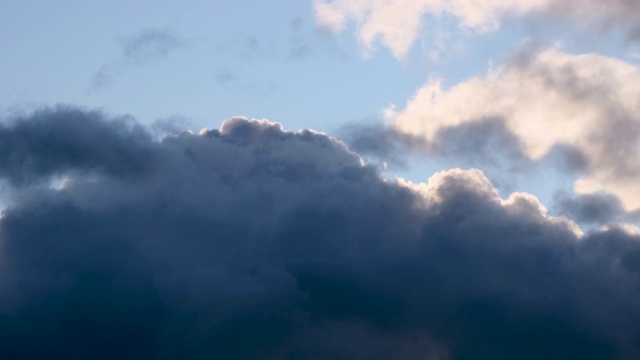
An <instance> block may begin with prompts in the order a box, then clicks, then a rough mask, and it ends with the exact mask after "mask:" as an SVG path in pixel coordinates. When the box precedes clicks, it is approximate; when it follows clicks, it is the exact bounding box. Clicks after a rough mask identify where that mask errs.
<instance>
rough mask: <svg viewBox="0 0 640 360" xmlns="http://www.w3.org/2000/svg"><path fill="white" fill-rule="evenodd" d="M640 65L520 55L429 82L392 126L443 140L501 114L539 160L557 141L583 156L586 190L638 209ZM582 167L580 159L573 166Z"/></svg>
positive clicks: (555, 54)
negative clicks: (462, 77)
mask: <svg viewBox="0 0 640 360" xmlns="http://www.w3.org/2000/svg"><path fill="white" fill-rule="evenodd" d="M639 84H640V71H639V70H638V68H637V67H636V66H634V65H631V64H628V63H625V62H623V61H620V60H615V59H612V58H607V57H604V56H599V55H593V54H584V55H570V54H565V53H562V52H559V51H557V50H555V49H549V50H545V51H541V52H536V53H533V54H525V55H522V56H519V57H516V58H515V59H513V60H512V61H511V62H509V63H507V64H506V65H505V66H503V67H502V68H499V69H497V70H493V71H490V72H489V73H488V74H487V75H485V76H484V77H476V78H472V79H469V80H467V81H464V82H462V83H459V84H457V85H455V86H453V87H451V88H449V89H444V88H443V86H442V84H441V83H439V82H428V83H427V84H425V85H424V86H423V87H422V88H421V89H420V90H419V91H418V92H417V93H416V95H415V97H414V98H413V99H411V100H409V102H408V103H407V106H406V107H405V108H404V109H402V110H401V111H396V110H395V109H394V108H391V109H389V112H388V114H389V119H390V121H391V122H392V124H393V126H394V127H395V128H396V129H397V130H399V131H401V132H406V133H409V134H412V135H414V136H416V135H420V136H424V137H425V138H426V139H427V140H428V141H437V140H436V139H438V138H439V136H440V134H441V132H442V131H445V130H446V129H449V128H455V127H459V126H461V125H466V124H470V123H477V122H482V121H486V119H491V118H493V119H501V120H502V122H503V123H504V125H505V126H506V128H507V130H508V131H509V132H511V133H513V134H514V136H515V137H516V139H517V141H518V142H519V143H520V145H521V148H522V151H523V152H524V154H525V155H526V156H527V157H529V158H530V159H532V160H540V159H541V158H543V157H544V156H546V155H547V154H549V153H550V152H551V151H552V150H553V149H555V148H557V147H558V146H565V147H568V148H570V149H573V151H574V152H577V155H579V156H578V157H577V158H576V159H579V160H580V161H579V162H580V163H581V164H579V166H578V168H580V169H581V170H582V171H583V173H584V177H582V178H581V179H579V180H578V181H577V182H576V184H575V190H576V191H577V192H578V193H580V194H588V193H593V192H597V191H607V192H610V193H612V194H614V195H616V196H618V197H619V198H620V200H621V201H622V203H623V205H624V206H625V208H626V209H627V210H634V209H638V208H639V207H640V198H639V197H638V196H636V194H639V193H640V188H638V176H639V175H640V162H638V158H637V156H630V154H637V153H638V143H639V141H640V118H638V113H640V107H639V104H638V102H637V98H638V96H639V94H640V86H639ZM574 165H578V164H574Z"/></svg>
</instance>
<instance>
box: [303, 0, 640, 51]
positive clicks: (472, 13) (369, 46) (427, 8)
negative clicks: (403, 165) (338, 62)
mask: <svg viewBox="0 0 640 360" xmlns="http://www.w3.org/2000/svg"><path fill="white" fill-rule="evenodd" d="M639 4H640V3H638V2H634V1H628V0H615V1H609V2H606V3H603V2H601V1H597V0H588V1H577V0H485V1H479V0H452V1H443V0H334V1H327V0H315V1H314V6H315V11H316V18H317V21H318V24H319V25H320V26H324V27H326V28H328V29H330V30H332V31H334V32H336V33H338V32H341V31H342V30H343V29H344V27H345V25H346V23H348V22H351V21H353V22H355V23H356V27H357V29H356V33H357V37H358V40H359V42H360V43H361V45H362V46H363V47H364V52H365V55H370V54H371V53H372V52H373V51H374V50H375V45H376V42H377V41H378V40H379V41H380V43H381V44H382V45H383V46H385V47H387V48H389V49H390V50H391V52H392V53H393V54H394V56H396V57H397V58H399V59H402V58H405V57H406V55H407V54H408V52H409V50H410V49H411V46H412V45H413V43H414V42H415V41H416V39H417V38H418V37H420V36H421V34H420V32H419V30H420V27H421V25H422V22H423V21H425V18H426V17H427V15H431V16H435V17H440V16H442V15H443V14H448V15H452V16H454V17H455V18H457V19H458V21H459V26H460V28H461V29H462V30H465V29H466V30H472V31H475V32H480V33H481V32H487V31H493V30H496V29H498V28H499V27H500V22H501V21H502V20H503V18H505V17H517V16H523V15H527V14H540V13H544V14H548V15H550V16H551V17H553V18H557V19H564V20H567V21H570V22H572V23H575V24H577V25H579V26H585V27H593V28H596V29H601V30H610V29H612V28H616V27H620V28H622V29H623V30H624V31H625V32H626V33H627V37H628V38H629V39H630V40H638V39H639V38H640V25H638V24H639V20H640V5H639Z"/></svg>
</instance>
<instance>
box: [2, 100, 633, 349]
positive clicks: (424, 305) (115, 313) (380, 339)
mask: <svg viewBox="0 0 640 360" xmlns="http://www.w3.org/2000/svg"><path fill="white" fill-rule="evenodd" d="M127 124H128V125H127V126H123V123H122V119H120V120H118V119H115V120H114V119H107V118H105V116H104V115H102V114H100V113H97V112H87V111H83V110H79V109H75V108H68V107H66V108H65V107H60V108H54V109H45V110H41V111H39V112H36V113H34V114H31V115H28V116H24V117H21V118H18V119H13V121H12V123H11V125H6V126H5V127H4V128H3V129H2V132H1V133H2V134H3V135H2V136H4V137H6V138H8V139H18V138H19V139H20V141H19V142H18V141H17V140H16V141H12V142H11V141H10V142H8V143H6V142H5V141H3V142H2V143H3V147H1V148H0V159H9V160H8V161H5V160H3V161H2V162H0V167H1V169H0V170H1V171H0V175H2V176H3V177H4V178H5V179H7V180H8V181H10V182H11V184H13V187H14V188H15V191H16V194H17V195H16V196H15V200H14V201H13V203H11V204H10V206H9V207H8V208H6V209H5V210H4V212H3V214H2V218H1V219H0V244H1V251H0V357H1V358H6V359H18V358H20V359H41V358H44V357H47V358H50V357H55V358H67V359H86V358H92V359H114V358H137V359H152V358H153V359H163V358H167V359H169V358H181V359H210V358H219V359H225V358H234V359H252V358H275V359H278V358H405V359H412V358H425V357H426V358H429V359H471V358H479V357H482V358H519V359H529V358H530V359H538V358H567V357H575V358H598V359H602V358H628V359H631V358H637V356H638V355H640V345H639V344H640V328H639V327H638V324H639V323H640V312H638V309H640V306H639V305H640V296H639V295H640V294H639V291H640V290H639V289H640V287H639V286H638V285H640V283H639V282H640V266H639V264H640V262H639V261H640V238H639V237H638V235H637V234H634V233H633V230H634V229H633V228H629V227H623V226H617V225H610V226H609V227H607V228H606V229H602V230H600V231H597V232H593V233H590V234H587V235H584V234H582V233H581V231H580V230H579V229H578V228H577V226H576V225H575V224H574V223H573V222H572V221H570V220H567V219H563V218H554V217H550V216H549V215H548V214H547V213H546V210H545V209H544V207H543V206H542V205H541V204H540V203H539V202H538V201H537V199H536V198H535V197H533V196H531V195H528V194H522V193H515V194H512V195H511V196H510V197H508V198H507V199H502V198H500V197H499V196H498V192H497V190H496V189H495V188H494V187H493V185H492V184H491V183H490V182H489V181H488V180H487V179H486V178H485V177H484V175H483V174H482V172H480V171H478V170H467V171H463V170H451V171H447V172H441V173H438V174H435V175H434V176H433V177H432V178H431V179H430V180H429V181H428V182H427V183H423V184H411V183H408V182H405V181H402V180H398V181H390V180H386V179H384V178H383V177H381V175H380V174H379V172H378V170H377V169H376V168H375V167H371V166H368V165H366V164H365V163H364V162H363V161H362V159H361V158H360V157H359V156H358V155H357V154H355V153H353V152H351V151H349V149H348V148H347V147H346V146H345V145H344V144H343V143H341V142H340V141H338V140H336V139H333V138H330V137H327V136H325V135H323V134H320V133H316V132H313V131H309V130H303V131H299V132H295V133H294V132H288V131H285V130H283V128H282V126H280V125H279V124H277V123H272V122H268V121H264V120H259V121H249V120H247V119H243V118H235V119H231V120H228V121H226V122H224V123H223V125H222V126H221V128H220V129H219V130H204V131H201V132H200V133H197V134H195V133H190V132H184V133H182V134H179V135H175V136H168V137H166V138H164V139H163V140H162V141H159V142H158V141H154V140H153V137H152V136H150V135H148V132H147V130H145V129H144V128H141V127H139V126H138V125H135V123H132V122H131V120H127ZM70 134H72V135H70ZM5 144H6V145H5ZM14 154H18V155H14ZM70 154H71V155H73V156H71V155H70ZM105 154H109V156H106V155H105ZM117 164H121V165H117ZM60 178H63V179H65V181H63V182H62V184H61V185H60V186H58V187H50V186H48V185H46V184H49V183H50V181H51V179H60ZM34 344H38V346H34Z"/></svg>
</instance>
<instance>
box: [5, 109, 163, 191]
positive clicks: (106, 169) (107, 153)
mask: <svg viewBox="0 0 640 360" xmlns="http://www.w3.org/2000/svg"><path fill="white" fill-rule="evenodd" d="M154 146H155V144H153V143H152V142H151V137H150V136H149V134H148V132H147V130H146V129H144V128H143V127H142V126H140V125H138V124H137V123H136V122H135V121H134V120H133V119H132V118H128V117H120V118H116V119H112V120H110V121H108V120H106V119H105V117H104V116H103V115H102V114H101V113H100V112H98V111H83V110H80V109H77V108H73V107H68V106H58V107H56V108H51V109H43V110H39V111H36V112H34V113H33V114H31V115H29V116H25V117H20V118H17V119H13V120H12V121H11V122H8V123H5V124H3V125H0V174H1V175H2V176H3V177H4V178H6V179H8V180H9V181H10V182H11V183H12V184H14V185H18V186H22V185H29V184H31V183H34V182H36V183H37V182H38V181H39V180H42V179H43V178H48V177H52V176H55V175H63V174H64V173H66V172H73V171H75V172H92V171H95V172H101V173H105V174H109V175H114V176H121V177H130V176H136V175H137V174H140V173H142V172H144V171H145V170H147V169H149V168H150V167H151V163H152V162H153V155H154V151H153V147H154Z"/></svg>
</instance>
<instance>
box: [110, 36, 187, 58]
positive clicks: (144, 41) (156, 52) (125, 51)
mask: <svg viewBox="0 0 640 360" xmlns="http://www.w3.org/2000/svg"><path fill="white" fill-rule="evenodd" d="M118 41H119V43H120V47H121V49H122V56H123V57H124V58H125V59H128V60H129V61H131V62H133V63H135V64H145V63H148V62H150V61H155V60H158V59H163V58H165V57H167V55H169V53H171V52H172V51H174V50H175V49H177V48H179V47H181V46H183V45H185V41H184V40H183V39H182V38H181V37H179V36H178V35H176V34H175V33H174V32H173V31H171V30H170V29H168V28H149V29H143V30H141V31H140V32H138V33H137V34H134V35H131V36H123V37H120V38H118Z"/></svg>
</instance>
